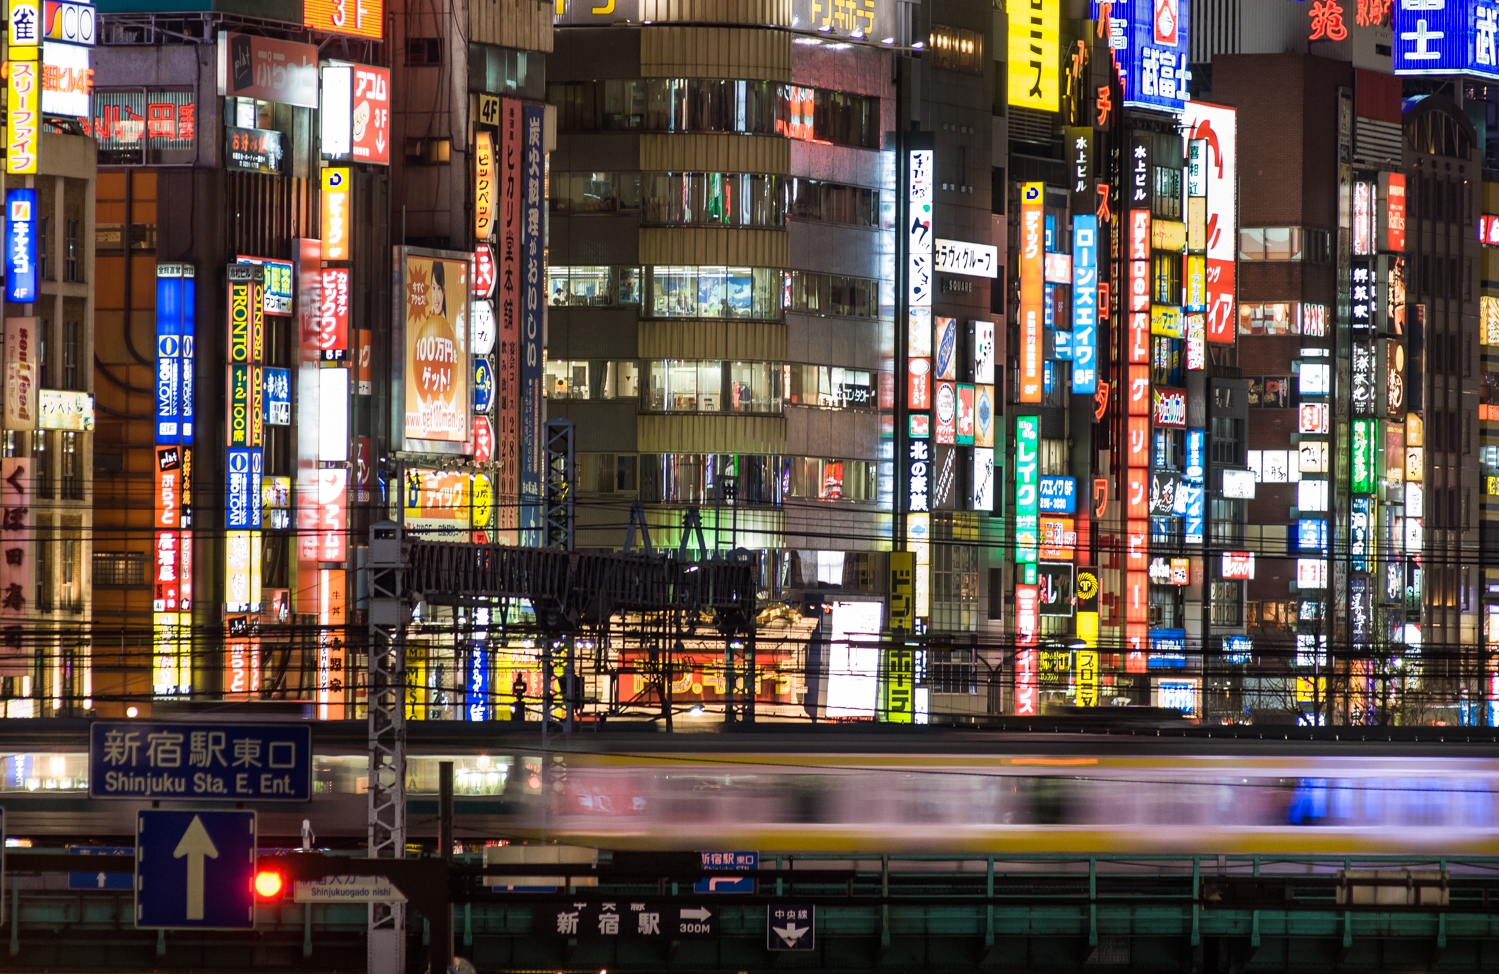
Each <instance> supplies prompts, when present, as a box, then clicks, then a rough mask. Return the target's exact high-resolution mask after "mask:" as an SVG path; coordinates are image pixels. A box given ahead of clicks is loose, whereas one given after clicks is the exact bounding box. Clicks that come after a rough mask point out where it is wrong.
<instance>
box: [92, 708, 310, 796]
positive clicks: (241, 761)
mask: <svg viewBox="0 0 1499 974" xmlns="http://www.w3.org/2000/svg"><path fill="white" fill-rule="evenodd" d="M88 756H89V797H90V798H131V799H137V800H138V799H143V798H151V799H161V798H181V799H202V798H217V799H227V800H231V801H287V802H305V801H311V800H312V730H311V728H309V727H308V726H307V725H306V724H220V723H204V724H186V723H153V722H150V721H140V720H130V721H122V722H120V723H109V722H105V721H96V722H95V723H94V724H93V725H92V726H91V727H90V728H89V747H88Z"/></svg>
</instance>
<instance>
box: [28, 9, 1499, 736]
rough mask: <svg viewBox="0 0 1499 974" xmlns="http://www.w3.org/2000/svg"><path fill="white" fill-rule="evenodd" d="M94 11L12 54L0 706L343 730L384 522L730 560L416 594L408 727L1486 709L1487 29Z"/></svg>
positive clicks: (879, 16)
mask: <svg viewBox="0 0 1499 974" xmlns="http://www.w3.org/2000/svg"><path fill="white" fill-rule="evenodd" d="M1482 2H1485V0H1472V2H1467V0H1465V4H1466V6H1472V3H1482ZM23 6H24V4H23ZM127 6H128V7H130V8H131V9H125V7H127ZM137 6H139V5H138V4H112V3H105V4H103V5H101V6H100V7H98V8H97V9H96V8H94V7H92V6H90V5H86V4H84V5H78V4H73V5H69V6H67V16H66V17H62V14H61V13H59V17H62V19H57V18H54V19H53V20H52V21H50V22H46V23H44V24H43V25H42V30H41V33H40V34H38V36H37V37H35V38H34V39H29V38H27V37H25V36H24V35H25V34H26V32H27V30H28V28H27V25H26V18H27V17H28V16H29V14H28V13H26V12H25V11H23V12H22V13H21V14H19V15H18V16H17V18H13V23H14V24H15V27H16V30H17V31H18V33H17V34H16V36H14V37H11V38H9V39H8V41H7V43H8V47H7V51H8V52H9V56H8V63H11V64H15V65H19V67H18V68H17V70H16V72H15V82H14V84H12V83H11V82H10V81H9V80H8V81H7V85H8V88H11V87H14V88H16V89H17V90H16V91H15V92H14V94H15V97H16V98H17V99H19V100H18V101H16V106H15V108H14V109H13V110H12V109H11V108H9V106H8V107H7V113H6V116H5V117H6V124H7V126H8V131H9V130H13V131H10V134H9V136H8V138H9V139H10V144H11V145H12V149H13V151H11V152H10V153H9V156H10V157H14V158H13V159H12V160H11V161H9V162H8V169H9V172H8V177H9V179H8V183H7V193H8V195H9V194H10V193H12V192H13V191H14V192H15V193H18V194H19V195H17V196H16V197H15V199H14V200H13V203H14V205H15V206H16V207H19V208H18V209H16V210H15V215H14V217H13V218H12V223H13V224H14V229H13V231H12V232H13V233H14V234H18V235H20V236H18V237H17V240H18V241H20V243H21V245H22V247H23V250H22V251H19V252H18V254H19V256H18V257H15V258H14V260H21V264H14V263H13V266H8V267H7V271H8V272H14V273H8V274H7V280H8V281H10V280H14V281H16V282H19V283H18V285H17V288H11V287H8V288H7V304H8V305H10V307H8V311H9V312H10V314H9V315H8V317H7V322H12V321H14V322H18V324H16V325H14V326H13V327H12V326H11V325H9V324H7V331H6V336H7V337H6V348H7V353H6V354H7V356H9V357H7V359H6V362H7V365H6V368H7V370H11V369H12V365H14V370H11V371H7V373H6V374H7V383H8V388H9V389H10V390H11V393H10V397H9V398H8V399H7V405H6V410H7V412H6V415H5V418H4V439H3V441H0V454H3V455H0V459H3V460H5V461H6V463H10V464H11V467H12V469H11V471H10V473H11V474H14V475H15V476H14V478H13V479H14V480H15V481H16V483H17V484H20V485H29V486H25V493H26V496H25V497H24V498H21V497H17V498H13V499H12V500H11V502H10V503H8V505H7V510H8V511H9V513H8V514H7V515H6V516H7V517H12V518H13V520H14V523H13V527H12V529H13V530H15V531H21V530H24V531H25V532H26V543H25V544H23V545H11V546H10V548H8V549H7V551H8V552H10V551H14V552H16V554H15V555H14V557H15V559H16V560H15V561H7V562H6V563H5V565H4V566H3V567H4V568H5V573H4V574H5V578H4V579H0V588H3V591H4V592H5V593H10V594H8V595H7V597H6V599H5V600H4V601H3V602H0V629H3V631H4V636H5V642H4V644H3V646H0V670H3V671H4V672H3V673H0V680H3V681H4V682H3V683H0V692H3V694H4V699H5V700H6V701H7V703H6V713H7V714H8V715H11V716H21V715H30V716H41V715H52V714H59V715H62V714H81V713H95V714H99V715H103V716H121V715H124V714H126V713H127V711H128V710H129V709H130V708H134V711H135V713H136V714H138V715H141V714H144V715H150V714H151V713H153V712H155V711H156V710H157V709H159V710H160V712H161V713H163V714H166V713H172V712H176V711H177V710H181V709H183V708H186V709H189V710H191V709H192V708H193V707H195V706H197V705H198V703H200V702H205V701H222V702H228V703H234V704H247V705H248V704H254V703H260V702H268V701H283V702H285V701H294V702H300V703H307V704H311V705H312V706H314V707H315V710H316V713H317V714H318V715H319V716H323V717H329V718H330V719H331V718H333V717H340V718H347V719H356V718H359V717H360V716H362V715H364V714H365V713H366V706H367V694H366V691H365V682H364V681H365V674H366V671H367V668H368V665H369V647H370V645H371V642H370V641H371V639H372V638H374V637H372V636H371V635H370V629H369V620H368V605H367V600H368V573H367V567H368V559H369V550H368V545H369V537H370V531H371V529H372V527H373V526H375V525H380V524H385V523H387V522H389V523H391V524H394V525H395V528H394V530H395V531H396V532H397V533H398V534H399V535H400V537H401V539H402V544H404V545H406V546H407V547H408V548H409V546H410V545H412V544H427V543H446V544H452V545H478V546H496V548H497V549H498V548H517V549H540V548H547V547H558V546H561V547H569V548H570V549H571V550H572V551H574V552H575V553H580V554H590V555H602V554H612V553H619V552H622V551H625V550H626V549H627V548H628V550H630V551H631V553H635V552H638V551H640V550H644V548H645V547H646V546H649V548H650V550H651V551H653V552H655V551H661V550H666V551H673V552H677V553H678V554H679V556H680V557H682V558H684V559H688V560H692V561H694V562H724V563H730V562H732V563H738V564H743V563H748V564H750V565H751V566H752V570H753V575H754V578H755V579H756V588H757V605H756V608H755V612H754V613H753V622H752V624H746V625H747V628H746V630H745V631H744V632H740V633H739V634H738V635H739V636H743V635H745V634H746V633H748V634H749V635H751V636H753V639H752V640H751V642H752V645H749V644H745V643H744V641H743V640H738V641H737V642H736V639H737V637H735V636H732V635H726V634H725V633H723V632H718V631H716V630H715V631H708V630H704V629H702V628H700V627H697V626H696V625H694V624H692V622H691V620H687V621H685V622H684V621H683V620H676V621H671V622H670V625H669V626H668V623H667V622H666V621H663V620H665V619H666V617H665V616H660V617H658V616H656V615H653V614H651V613H650V612H647V611H642V612H640V613H638V614H636V615H634V616H631V615H630V614H629V613H614V614H613V615H610V616H608V617H607V618H605V619H602V620H600V619H594V618H591V617H590V619H589V620H588V625H589V626H592V627H593V628H592V629H591V630H590V632H589V633H588V634H586V635H584V636H578V635H577V634H574V635H572V636H568V637H567V638H565V639H564V638H561V637H559V636H557V634H556V629H555V624H556V620H555V619H553V618H551V617H550V616H549V615H548V612H549V611H550V610H548V609H546V608H545V607H543V608H542V609H541V610H538V609H537V607H536V606H535V605H534V604H532V603H533V600H530V599H528V598H525V597H520V598H514V599H512V598H499V597H489V596H484V597H477V598H471V597H469V596H464V597H463V598H460V599H452V600H449V599H447V598H436V599H430V600H422V601H421V602H420V604H419V605H418V606H417V607H416V610H415V613H414V615H413V617H412V618H411V619H410V620H409V627H410V628H409V632H408V634H407V635H408V636H409V638H406V639H405V642H404V644H403V646H404V648H403V649H402V650H401V659H402V664H401V666H402V668H403V670H404V675H403V676H402V678H401V679H402V681H403V683H402V685H403V692H404V693H405V695H406V696H405V701H406V710H407V712H408V715H409V716H410V717H411V718H412V719H428V720H451V719H465V720H477V721H490V720H503V719H505V718H507V717H529V718H532V719H535V718H538V717H540V716H541V711H542V710H543V709H544V707H545V706H548V704H545V703H544V702H543V698H546V697H548V695H555V694H556V693H559V692H561V690H560V689H559V688H566V689H567V695H568V699H569V700H572V701H573V703H574V705H575V706H576V707H581V708H582V710H583V711H586V712H598V713H606V714H608V713H612V714H615V715H616V716H623V715H625V714H630V715H635V716H644V715H657V716H667V715H670V716H671V717H673V719H680V720H682V721H684V722H686V723H687V724H688V725H693V726H697V725H708V724H713V723H716V722H717V721H719V720H721V719H724V718H726V717H729V716H731V715H733V714H735V713H737V711H735V710H734V707H735V706H737V704H734V703H733V702H732V701H734V700H739V699H740V696H739V695H741V694H743V693H747V694H748V696H747V697H746V698H745V700H749V701H751V702H752V703H753V706H752V707H751V708H750V709H751V711H755V710H758V712H759V713H760V714H761V716H763V717H765V718H767V719H771V718H774V719H786V720H805V719H810V720H814V721H822V720H837V721H843V720H868V719H872V720H876V721H882V722H893V723H906V722H911V723H919V722H931V721H938V722H975V721H981V720H985V719H991V718H997V717H1003V716H1020V717H1025V716H1032V715H1039V714H1043V713H1055V712H1068V711H1069V709H1070V708H1091V707H1099V706H1133V707H1136V708H1159V709H1161V710H1168V711H1175V712H1179V713H1181V714H1183V715H1185V716H1186V717H1188V718H1190V719H1192V720H1197V721H1201V722H1206V723H1214V724H1218V723H1266V722H1292V723H1296V722H1300V723H1309V724H1328V723H1334V724H1350V723H1351V724H1360V723H1378V724H1388V723H1402V724H1419V723H1443V724H1469V725H1472V724H1485V723H1490V722H1493V721H1494V720H1496V717H1495V714H1496V713H1499V690H1496V689H1495V688H1496V687H1499V664H1496V663H1495V661H1494V660H1495V659H1496V658H1499V656H1496V653H1499V650H1496V649H1495V646H1496V645H1499V594H1496V593H1499V581H1496V580H1494V578H1495V576H1494V572H1495V571H1499V569H1494V568H1492V567H1491V563H1492V561H1493V559H1494V557H1496V556H1499V552H1495V551H1494V550H1493V549H1495V546H1496V545H1499V530H1495V529H1490V528H1489V527H1488V525H1490V524H1492V523H1494V518H1495V517H1496V516H1499V515H1496V510H1499V507H1496V506H1495V504H1493V503H1491V502H1490V501H1489V498H1491V497H1493V496H1495V495H1499V486H1496V485H1499V459H1496V457H1499V442H1495V441H1493V436H1494V429H1495V428H1496V427H1494V424H1495V423H1499V393H1496V392H1495V391H1494V389H1491V388H1490V386H1491V385H1493V382H1492V381H1491V379H1490V377H1491V376H1492V375H1499V371H1491V369H1495V368H1499V367H1496V366H1494V365H1493V363H1491V362H1489V361H1488V358H1487V357H1489V356H1491V355H1492V354H1493V353H1492V352H1491V351H1490V349H1491V346H1499V291H1496V288H1495V287H1494V286H1491V285H1493V281H1494V280H1496V279H1499V273H1490V271H1489V270H1488V265H1489V264H1490V263H1491V261H1492V259H1493V257H1492V251H1493V249H1494V248H1495V247H1496V246H1499V203H1495V202H1492V199H1491V198H1492V197H1493V196H1494V193H1495V190H1493V189H1492V188H1491V187H1490V183H1491V182H1492V180H1490V179H1489V178H1488V176H1489V175H1491V174H1492V172H1493V171H1495V169H1496V168H1499V162H1496V160H1499V89H1496V88H1493V87H1491V85H1492V82H1494V81H1496V80H1499V67H1496V65H1495V64H1493V63H1491V62H1492V61H1493V60H1494V58H1493V57H1492V56H1491V54H1492V52H1491V51H1490V49H1489V45H1487V44H1486V43H1484V44H1476V43H1475V44H1474V45H1471V46H1470V47H1468V48H1465V49H1464V50H1462V51H1458V50H1457V49H1456V48H1455V47H1454V48H1452V49H1450V50H1449V49H1448V48H1442V49H1441V50H1440V51H1438V52H1435V53H1434V52H1433V49H1430V48H1428V47H1425V46H1422V45H1423V44H1424V43H1425V42H1424V41H1421V40H1419V38H1418V37H1417V36H1416V35H1418V34H1419V33H1420V31H1421V30H1422V29H1424V30H1426V31H1427V32H1428V34H1429V33H1430V31H1433V30H1437V29H1442V30H1446V28H1445V27H1441V26H1440V25H1437V23H1436V20H1433V19H1431V18H1428V19H1427V21H1426V27H1425V28H1419V27H1418V26H1417V25H1413V24H1406V23H1405V21H1404V20H1403V19H1402V18H1405V17H1407V12H1406V8H1405V7H1400V6H1393V7H1390V8H1388V9H1387V8H1386V7H1384V6H1381V5H1379V4H1375V3H1366V4H1361V5H1358V6H1356V7H1355V6H1353V5H1349V4H1345V3H1342V2H1341V0H1325V2H1323V0H1319V2H1318V3H1316V4H1313V5H1309V6H1308V5H1301V4H1294V3H1278V2H1277V3H1272V2H1269V0H1266V2H1260V3H1247V2H1239V3H1218V2H1215V3H1210V4H1209V3H1204V4H1193V3H1191V2H1190V0H1160V2H1151V0H1127V2H1123V3H1111V4H1084V3H1081V2H1080V0H1069V2H1068V3H1062V2H1061V0H1026V3H1024V4H1021V3H1014V4H1010V5H1008V6H1007V7H1003V8H995V7H994V6H992V5H990V6H984V5H982V4H974V3H971V2H959V0H927V2H920V3H913V2H906V0H858V2H844V0H838V2H827V0H776V2H771V0H765V2H760V0H755V2H749V0H746V2H735V3H707V2H685V0H684V2H672V3H666V2H665V0H614V2H610V3H606V4H591V3H574V2H572V0H554V2H553V3H551V4H539V3H531V2H529V0H526V2H522V3H519V4H511V5H509V6H506V5H503V4H502V5H499V6H495V7H486V6H484V5H482V4H477V5H470V6H465V7H463V8H462V10H456V9H455V11H454V12H453V13H452V16H453V17H455V18H457V20H455V21H453V22H452V23H450V22H449V19H448V18H447V15H445V14H440V13H437V12H434V11H433V10H430V9H428V8H424V7H420V6H419V5H410V4H408V3H406V2H405V0H400V2H395V3H391V4H388V5H386V4H380V3H371V2H369V0H364V2H361V3H360V4H356V8H355V9H353V10H352V12H350V10H348V9H346V8H339V9H338V10H334V9H332V8H330V7H329V6H328V5H327V4H323V3H321V2H317V0H308V2H307V3H291V4H282V5H273V6H272V7H266V8H264V9H255V10H251V9H249V8H248V7H243V5H236V4H234V3H228V4H220V5H217V6H216V7H215V8H214V9H212V10H203V9H196V7H195V5H192V4H189V5H187V7H193V8H194V9H180V8H182V7H183V5H181V4H178V5H176V6H177V7H178V8H179V9H175V10H174V9H168V8H170V7H172V6H173V5H171V4H162V5H159V6H160V7H161V9H154V10H138V9H134V8H135V7H137ZM1458 6H1464V4H1459V5H1458ZM1466 6H1464V9H1466ZM27 9H29V8H27ZM48 9H52V8H48ZM1433 9H1435V8H1433ZM1442 9H1443V10H1446V9H1447V8H1446V7H1445V6H1444V7H1443V8H1442ZM1485 9H1486V8H1485ZM59 11H62V8H61V7H58V8H55V10H54V12H59ZM45 12H46V11H45V10H43V13H45ZM1435 16H1436V15H1433V17H1435ZM1442 16H1444V17H1445V16H1448V15H1447V14H1443V15H1442ZM1452 16H1456V14H1452ZM1484 16H1487V15H1486V14H1485V15H1484ZM70 17H71V18H74V19H68V18H70ZM77 18H82V19H77ZM1443 23H1444V24H1445V23H1446V21H1443ZM1453 24H1456V21H1453ZM84 25H86V26H84ZM1466 29H1467V28H1466V27H1461V28H1459V27H1456V26H1454V27H1453V30H1454V31H1456V32H1462V31H1464V30H1466ZM1407 34H1411V35H1412V36H1409V37H1408V36H1406V35H1407ZM1433 36H1434V35H1433ZM1484 36H1485V37H1486V36H1487V35H1486V34H1485V35H1484ZM33 66H34V67H33ZM31 71H35V73H36V77H37V79H38V83H39V88H38V89H37V92H35V94H38V95H39V98H38V104H37V105H35V106H29V104H28V102H27V101H26V99H27V98H28V97H30V95H29V94H28V92H27V91H25V90H24V89H25V86H26V85H27V84H28V83H29V82H28V77H29V73H30V72H31ZM29 110H30V111H32V114H28V111H29ZM33 116H34V118H33ZM35 119H39V120H40V121H39V122H37V124H36V125H35V129H36V131H34V132H33V131H31V128H29V127H28V126H31V123H32V121H33V120H35ZM37 146H40V151H39V152H36V153H35V154H34V157H30V158H29V157H28V152H27V150H28V148H32V149H34V148H35V147H37ZM85 157H89V158H88V159H86V158H85ZM28 158H29V162H28ZM95 158H96V159H97V162H93V161H90V160H92V159H95ZM95 166H96V167H97V177H96V176H95V169H94V168H91V167H95ZM28 192H30V193H34V194H35V198H34V199H32V198H31V197H30V196H28V195H27V193H28ZM91 194H92V195H91ZM28 207H29V208H28ZM25 213H30V214H31V217H32V219H31V220H30V222H28V221H27V220H26V219H24V218H23V214H25ZM8 226H10V224H8ZM90 228H92V229H90ZM12 242H13V243H14V242H16V241H12ZM25 246H31V247H33V248H34V251H35V257H34V262H33V264H32V267H31V271H32V272H34V274H35V277H36V282H35V286H34V287H33V288H32V289H31V290H30V291H27V290H26V288H25V287H24V286H23V285H25V284H26V281H27V278H26V268H25V267H24V266H22V265H24V264H25V263H26V260H24V259H23V258H26V257H27V252H25V251H24V247H25ZM18 295H19V296H20V297H18ZM96 295H97V297H96ZM23 297H24V298H25V299H24V300H23V299H22V298H23ZM96 301H97V307H96V305H95V302H96ZM25 305H30V307H24V306H25ZM96 336H97V337H96ZM1475 341H1476V344H1475ZM89 357H92V359H93V361H94V368H93V371H92V373H91V374H90V373H89V372H88V369H87V363H88V361H89ZM12 359H14V361H13V362H12ZM80 369H83V370H84V371H83V372H80V371H79V370H80ZM28 377H29V379H28ZM28 388H30V389H31V391H30V392H28V391H26V390H27V389H28ZM16 390H19V391H16ZM28 396H30V397H33V398H35V399H36V403H35V404H34V405H33V404H32V403H31V401H30V399H29V398H28ZM95 396H97V402H96V401H95V398H94V397H95ZM220 403H222V404H223V405H222V407H221V406H220ZM221 410H222V415H220V413H221ZM28 414H29V415H28ZM205 417H206V418H205ZM96 424H97V425H96ZM549 424H550V425H549ZM549 444H550V446H549ZM5 479H6V478H5V476H4V475H0V480H5ZM16 489H17V490H22V487H19V486H18V487H16ZM23 499H24V501H25V503H24V504H23V503H21V501H22V500H23ZM22 508H24V512H23V511H22V510H21V509H22ZM382 530H385V529H382ZM403 550H404V549H403ZM450 550H455V551H456V550H457V549H456V548H453V549H450ZM8 557H10V556H9V554H8ZM485 557H490V556H489V555H486V556H485ZM496 557H497V556H496ZM23 576H24V577H23ZM450 601H451V603H452V604H449V602H450ZM673 611H675V610H673ZM571 621H572V622H573V623H574V624H576V623H577V620H571ZM642 625H643V626H646V628H650V627H652V626H654V627H657V630H659V631H656V630H653V631H655V633H656V634H655V635H651V636H649V637H648V638H647V637H643V636H639V632H637V631H636V629H638V627H639V626H642ZM632 627H635V629H632ZM673 627H674V628H673ZM668 628H671V636H670V638H668V637H667V636H665V635H662V634H663V633H665V632H666V631H667V629H668ZM637 637H639V638H637ZM726 640H727V641H728V642H727V643H726ZM668 643H669V645H667V644H668ZM729 643H732V644H733V645H728V644H729ZM663 646H666V648H665V649H663V648H662V647H663ZM564 660H565V662H564ZM549 668H550V669H549ZM554 702H555V701H554ZM741 702H742V701H741ZM174 708H175V709H174Z"/></svg>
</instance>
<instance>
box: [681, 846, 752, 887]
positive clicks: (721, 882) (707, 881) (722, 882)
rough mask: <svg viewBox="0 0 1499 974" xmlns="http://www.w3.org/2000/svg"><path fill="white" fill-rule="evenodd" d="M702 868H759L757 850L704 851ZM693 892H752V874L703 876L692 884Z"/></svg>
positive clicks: (730, 869)
mask: <svg viewBox="0 0 1499 974" xmlns="http://www.w3.org/2000/svg"><path fill="white" fill-rule="evenodd" d="M702 857H703V868H704V869H708V870H729V871H732V870H737V869H750V870H754V869H759V868H760V853H758V852H704V853H703V854H702ZM692 891H693V892H694V893H753V892H754V891H755V877H753V876H704V877H703V878H702V879H700V880H698V881H697V882H695V883H693V884H692Z"/></svg>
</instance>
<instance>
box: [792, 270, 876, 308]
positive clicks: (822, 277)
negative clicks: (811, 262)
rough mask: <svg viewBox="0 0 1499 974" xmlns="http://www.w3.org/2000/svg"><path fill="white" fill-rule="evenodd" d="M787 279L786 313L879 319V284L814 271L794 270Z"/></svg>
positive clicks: (862, 279) (857, 278) (858, 278)
mask: <svg viewBox="0 0 1499 974" xmlns="http://www.w3.org/2000/svg"><path fill="white" fill-rule="evenodd" d="M787 278H788V281H787V288H786V300H787V302H788V303H787V305H786V310H787V311H796V312H802V313H805V314H820V315H843V316H846V317H850V318H878V317H879V316H880V282H879V281H871V280H866V279H864V278H861V277H844V276H843V275H841V274H818V273H815V272H813V271H792V272H791V273H790V274H789V275H787Z"/></svg>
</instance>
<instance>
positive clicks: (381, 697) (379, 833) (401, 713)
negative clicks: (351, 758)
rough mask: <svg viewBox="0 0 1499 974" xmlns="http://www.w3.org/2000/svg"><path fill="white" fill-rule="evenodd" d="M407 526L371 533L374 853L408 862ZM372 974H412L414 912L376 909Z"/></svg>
mask: <svg viewBox="0 0 1499 974" xmlns="http://www.w3.org/2000/svg"><path fill="white" fill-rule="evenodd" d="M401 540H402V539H401V527H400V525H398V524H396V523H395V522H393V521H380V522H378V523H376V524H373V525H371V526H370V554H369V599H370V603H369V604H370V609H369V613H370V614H369V623H370V650H369V686H368V695H367V699H368V702H369V742H370V752H369V753H370V763H369V796H370V805H369V854H370V857H371V858H377V859H378V858H393V859H403V858H405V856H406V709H405V693H404V692H403V691H404V688H405V685H406V646H405V642H406V640H405V635H406V622H407V614H408V611H409V610H408V608H407V605H406V602H405V599H404V598H403V597H402V591H401V589H402V584H401V574H402V556H401ZM368 950H369V955H368V962H369V963H368V967H367V968H366V969H367V970H368V971H369V974H402V972H404V971H405V969H406V908H405V905H404V904H400V903H371V904H370V913H369V939H368Z"/></svg>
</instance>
